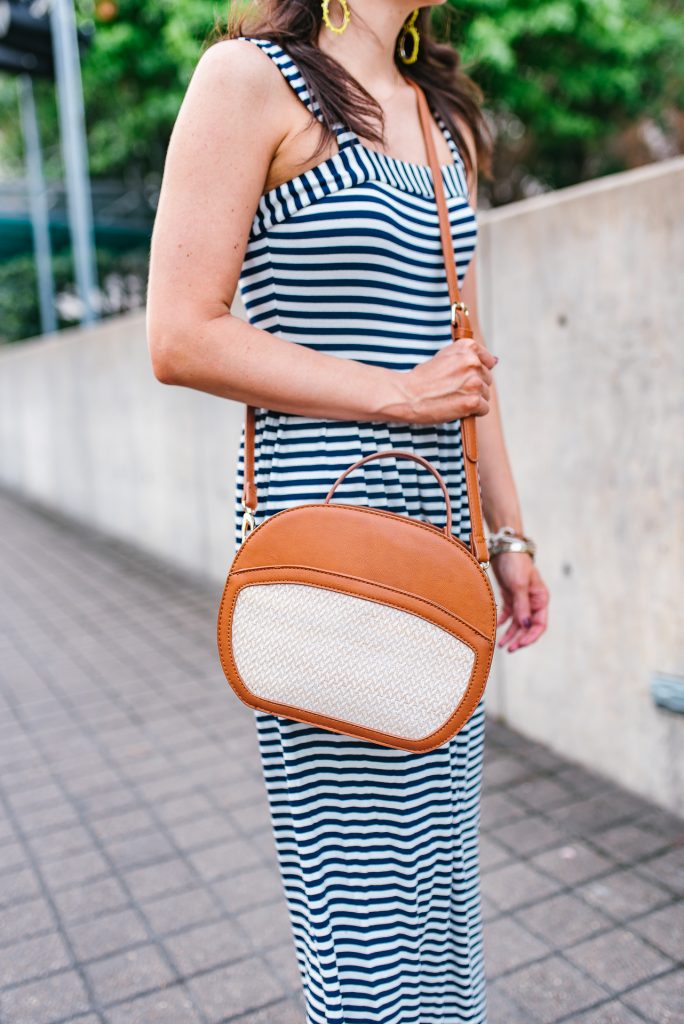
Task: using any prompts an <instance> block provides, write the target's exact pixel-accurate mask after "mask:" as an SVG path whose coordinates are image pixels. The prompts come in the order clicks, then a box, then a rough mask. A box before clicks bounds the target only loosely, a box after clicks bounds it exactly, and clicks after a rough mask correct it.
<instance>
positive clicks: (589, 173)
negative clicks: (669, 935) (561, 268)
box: [0, 0, 684, 341]
mask: <svg viewBox="0 0 684 1024" xmlns="http://www.w3.org/2000/svg"><path fill="white" fill-rule="evenodd" d="M77 9H78V15H79V18H80V20H81V22H82V23H84V24H85V23H87V22H91V23H93V24H94V26H95V31H94V35H93V38H92V43H91V45H90V46H89V47H88V49H87V50H86V52H85V54H84V56H83V86H84V94H85V104H86V122H87V133H88V149H89V160H90V171H91V175H92V184H93V203H94V210H95V225H96V232H95V233H96V253H97V262H98V274H99V280H100V287H101V289H102V293H103V297H102V312H103V314H105V315H106V314H107V313H117V312H120V311H122V310H124V309H128V308H135V307H136V306H139V305H141V304H142V303H143V301H144V285H145V277H146V263H147V251H148V245H149V235H150V231H151V226H152V221H153V218H154V210H155V206H156V201H157V196H158V192H159V185H160V180H161V174H162V170H163V164H164V155H165V152H166V147H167V143H168V139H169V134H170V131H171V128H172V125H173V122H174V119H175V117H176V114H177V111H178V107H179V105H180V102H181V100H182V97H183V93H184V91H185V89H186V87H187V83H188V80H189V78H190V76H191V74H192V70H193V68H194V66H195V63H196V61H197V58H198V56H199V53H200V52H201V49H202V46H203V44H204V43H205V42H206V41H207V39H208V38H209V37H210V36H211V33H212V29H213V27H214V26H215V24H216V22H217V21H218V22H220V21H222V20H223V18H224V16H225V12H226V5H217V4H214V3H210V2H207V0H78V2H77ZM433 17H434V20H435V27H436V31H437V33H438V35H441V36H442V37H443V38H449V39H450V40H451V42H452V43H453V45H454V46H455V47H456V48H457V49H458V50H459V52H460V53H461V56H462V60H463V63H464V65H465V67H466V68H467V70H468V71H469V73H470V74H471V75H472V76H473V77H474V78H475V80H476V81H477V82H478V84H479V85H480V86H481V88H482V89H483V91H484V94H485V104H486V109H487V114H488V117H489V119H490V123H491V125H492V128H493V130H494V135H495V139H496V147H495V155H494V175H493V179H492V180H491V181H483V182H482V185H481V189H480V191H481V200H480V201H481V203H482V204H483V205H488V206H495V205H501V204H503V203H507V202H511V201H513V200H516V199H520V198H524V197H526V196H529V195H533V194H535V193H538V192H543V191H547V190H549V189H554V188H559V187H563V186H566V185H571V184H574V183H575V182H579V181H582V180H586V179H588V178H594V177H597V176H600V175H603V174H609V173H612V172H615V171H619V170H623V169H626V168H629V167H634V166H638V165H641V164H644V163H648V162H651V161H653V160H658V159H663V158H666V157H668V156H674V155H676V154H678V153H681V152H684V7H683V6H682V4H681V0H447V2H446V3H445V4H444V5H441V6H439V7H436V8H435V9H434V12H433ZM36 101H37V104H38V112H39V121H40V130H41V137H42V143H43V148H44V157H45V173H46V177H47V179H48V187H49V201H50V207H51V237H52V242H53V248H54V272H55V279H56V283H57V286H58V293H59V317H60V324H61V325H67V324H70V323H73V322H75V320H76V319H77V314H76V313H75V312H74V306H73V303H71V302H70V299H71V297H72V296H73V293H74V286H73V283H72V277H73V274H72V269H71V262H70V255H69V238H68V231H67V227H66V225H67V219H66V212H65V209H64V196H63V190H62V187H61V181H62V164H61V157H60V152H59V131H58V119H57V107H56V101H55V95H54V87H53V84H52V83H51V82H47V81H46V82H41V81H37V82H36ZM229 116H230V109H229V107H228V106H227V105H226V104H224V103H222V102H221V99H220V98H219V97H217V102H216V117H217V119H218V118H221V117H229ZM22 196H23V152H22V140H21V132H20V125H19V116H18V105H17V97H16V82H15V80H14V79H13V78H12V77H11V76H9V75H6V74H2V73H0V340H2V341H14V340H18V339H20V338H25V337H28V336H30V335H32V334H37V333H38V332H39V330H40V326H39V317H38V308H37V301H36V281H35V268H34V263H33V258H32V243H31V232H30V224H29V222H28V219H27V217H26V216H25V215H22V206H23V198H22Z"/></svg>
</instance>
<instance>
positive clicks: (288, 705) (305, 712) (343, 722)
mask: <svg viewBox="0 0 684 1024" xmlns="http://www.w3.org/2000/svg"><path fill="white" fill-rule="evenodd" d="M277 583H279V581H275V580H272V581H267V582H266V583H262V584H257V583H254V584H249V583H248V584H245V586H244V587H241V588H240V590H238V591H237V592H236V594H234V597H233V598H232V601H231V602H230V623H232V622H233V618H234V608H236V604H237V603H238V598H239V597H240V595H241V594H242V593H243V591H244V590H246V589H247V588H248V587H269V586H277ZM292 586H295V587H296V586H301V587H313V588H316V589H318V590H327V591H331V592H332V593H333V594H339V593H340V592H339V591H338V590H335V588H334V587H325V586H320V585H319V584H308V583H305V584H297V583H293V584H292ZM347 596H350V597H359V598H360V600H361V601H371V603H374V604H382V605H383V607H387V608H394V607H396V605H393V604H388V603H387V602H385V601H374V599H373V598H371V597H364V596H362V595H359V594H352V595H347ZM399 610H400V611H405V610H407V609H405V608H400V609H399ZM408 614H410V615H415V616H416V618H420V620H421V621H422V622H426V623H429V624H430V625H431V626H435V627H436V628H437V629H443V627H440V626H437V624H436V623H433V622H432V620H431V618H425V617H424V616H423V615H421V614H420V613H419V612H415V611H409V612H408ZM444 633H446V634H447V635H448V636H451V637H452V638H453V639H456V640H458V641H459V642H460V643H462V644H464V645H465V646H466V647H467V648H468V650H471V651H472V653H473V665H472V668H471V670H470V676H469V682H468V683H466V688H465V690H464V692H463V695H462V697H461V699H460V700H459V702H458V705H457V706H456V708H455V710H454V712H453V713H452V715H450V717H448V718H447V720H446V722H442V723H441V725H439V726H437V728H436V729H433V730H432V732H429V733H428V734H427V735H425V736H421V738H420V741H421V742H424V741H425V740H426V739H429V738H430V736H434V735H436V733H438V732H439V731H440V730H441V729H444V728H445V727H446V726H447V724H448V723H450V722H451V721H452V720H453V718H454V717H455V715H456V714H457V712H458V710H459V708H460V707H461V705H462V703H463V701H464V700H465V699H466V697H467V696H468V688H469V685H470V679H472V678H473V676H474V675H475V670H476V669H477V660H478V655H477V650H476V649H475V648H474V647H471V645H470V644H469V643H468V641H467V640H463V639H462V638H461V637H454V635H453V634H452V633H448V631H447V630H444ZM229 656H230V662H231V664H232V668H233V670H234V672H236V675H237V676H238V678H239V679H240V680H241V682H242V684H243V686H244V687H245V689H246V690H247V691H248V693H251V694H252V696H253V697H254V698H255V699H256V700H268V697H260V696H259V695H258V694H257V693H254V692H253V691H252V690H251V689H250V688H249V686H248V685H247V683H246V682H245V680H244V679H243V676H242V674H241V672H240V670H239V669H238V664H237V662H236V659H234V657H233V656H232V645H230V655H229ZM407 702H410V703H411V707H412V708H419V707H421V706H420V705H416V703H413V702H412V701H407ZM269 703H276V705H277V706H279V707H280V708H287V709H288V710H292V711H298V712H299V713H300V714H301V715H315V716H316V717H317V718H327V719H329V720H330V721H331V722H339V723H340V725H352V726H356V727H357V728H359V729H365V730H366V732H380V733H382V729H373V728H371V727H369V726H365V725H361V724H360V723H356V722H348V721H347V720H346V719H341V718H333V716H332V715H318V713H317V712H314V711H309V710H307V709H306V708H300V707H299V706H298V705H291V703H285V702H284V701H281V700H269ZM473 711H474V709H473ZM471 714H472V712H471ZM468 718H470V715H469V716H468ZM466 721H467V719H466ZM385 735H392V736H396V737H397V738H398V739H407V740H409V742H411V741H412V739H413V737H412V736H404V735H402V734H400V733H385ZM414 741H415V740H414Z"/></svg>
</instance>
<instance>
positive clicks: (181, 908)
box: [0, 495, 684, 1024]
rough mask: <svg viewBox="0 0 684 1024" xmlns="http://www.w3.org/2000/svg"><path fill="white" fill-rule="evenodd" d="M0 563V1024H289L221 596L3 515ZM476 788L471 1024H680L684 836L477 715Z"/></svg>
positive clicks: (149, 564) (279, 919)
mask: <svg viewBox="0 0 684 1024" xmlns="http://www.w3.org/2000/svg"><path fill="white" fill-rule="evenodd" d="M0 564H1V565H2V576H1V579H0V712H1V713H0V800H1V804H0V1021H2V1022H3V1024H67V1022H69V1024H70V1022H74V1024H76V1022H78V1024H96V1022H97V1024H157V1022H160V1024H161V1022H163V1024H219V1022H225V1021H235V1022H242V1024H302V1022H303V1019H304V1018H303V1012H302V1006H301V999H300V993H299V980H298V975H297V969H296V964H295V960H294V954H293V950H292V944H291V938H290V932H289V923H288V920H287V916H286V913H285V907H284V903H283V896H282V890H281V887H280V881H279V878H278V875H277V869H276V863H275V856H274V850H273V842H272V835H271V832H270V825H269V818H268V813H267V807H266V799H265V791H264V786H263V781H262V777H261V772H260V766H259V759H258V752H257V745H256V736H255V730H254V724H253V720H252V714H251V712H250V711H248V710H247V709H246V708H244V707H243V706H242V705H241V704H240V703H239V702H238V701H237V699H236V698H234V697H233V695H232V694H231V693H230V692H229V690H228V688H227V686H226V684H225V683H224V681H223V676H222V674H221V671H220V668H219V666H218V661H217V655H216V651H215V645H214V624H215V613H216V609H217V606H218V599H219V589H218V588H217V587H216V586H211V585H207V584H206V583H203V582H202V581H200V580H192V579H189V578H188V577H184V576H180V575H179V574H177V573H176V572H174V571H173V570H171V569H169V568H168V567H166V566H164V565H161V564H159V563H157V562H155V561H154V560H153V559H151V558H149V557H148V556H146V555H141V554H139V553H137V552H135V551H133V550H131V549H129V548H127V547H125V546H123V545H120V544H118V543H116V542H113V541H111V540H109V539H107V538H103V537H101V536H99V535H97V534H95V533H92V532H91V531H89V530H87V529H83V528H80V527H78V526H75V525H73V524H69V523H65V522H63V521H61V520H59V519H57V518H55V517H53V516H49V515H46V514H45V513H42V512H40V511H38V510H36V509H33V508H29V507H27V506H25V505H22V504H19V503H18V502H16V501H15V500H14V499H13V498H11V497H10V496H8V495H0ZM226 568H227V566H226ZM484 789H485V791H484V795H483V827H482V872H483V908H484V915H485V920H486V934H485V940H486V957H487V966H488V973H489V1024H561V1022H566V1021H573V1022H575V1024H636V1022H645V1021H646V1022H651V1024H676V1022H679V1024H681V1022H682V1021H684V971H682V969H681V964H679V965H678V963H677V958H678V957H681V955H682V951H683V949H684V912H683V909H682V904H681V902H680V901H681V899H682V889H683V878H684V827H683V826H682V823H681V822H678V821H677V820H676V819H673V818H672V817H671V816H669V815H666V814H664V813H663V812H661V811H658V810H657V809H656V808H653V807H652V806H650V805H649V804H647V803H645V802H644V801H643V800H640V799H638V798H637V797H634V796H632V795H630V794H628V793H625V792H623V791H621V790H619V789H618V788H616V787H615V786H613V785H611V784H610V783H609V782H608V781H606V780H605V779H601V778H598V777H596V776H594V775H592V774H591V773H590V772H587V771H585V770H584V769H582V768H580V767H579V766H576V765H571V764H568V763H567V762H566V761H563V760H561V759H559V758H557V757H556V756H555V755H554V754H553V753H551V752H550V751H549V750H547V749H546V748H544V747H542V746H540V745H538V744H534V743H530V742H529V741H527V740H525V739H523V738H522V737H520V736H518V735H516V734H515V733H513V732H511V731H510V730H508V729H506V728H504V727H503V726H501V725H500V724H497V723H496V722H494V721H491V720H490V721H489V722H488V727H487V754H486V769H485V782H484ZM364 1024H372V1022H370V1021H369V1022H364Z"/></svg>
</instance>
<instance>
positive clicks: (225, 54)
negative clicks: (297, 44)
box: [193, 36, 282, 101]
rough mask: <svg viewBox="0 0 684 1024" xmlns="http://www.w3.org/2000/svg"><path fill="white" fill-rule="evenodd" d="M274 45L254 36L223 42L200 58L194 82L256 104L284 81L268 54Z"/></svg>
mask: <svg viewBox="0 0 684 1024" xmlns="http://www.w3.org/2000/svg"><path fill="white" fill-rule="evenodd" d="M255 44H256V45H255ZM273 45H274V44H272V43H271V42H270V41H269V40H267V39H263V40H261V39H260V40H258V41H257V40H256V39H254V38H252V37H251V36H236V37H235V38H233V39H219V40H217V41H216V42H215V43H212V44H211V45H210V46H208V47H207V49H206V50H205V51H204V52H203V53H202V55H201V56H200V58H199V60H198V62H197V64H196V66H195V70H194V72H193V79H197V80H198V81H199V82H201V83H202V84H204V85H206V86H208V87H209V88H210V89H211V88H215V89H222V88H225V87H228V88H230V90H231V92H235V91H238V92H239V93H240V94H242V95H245V96H250V97H251V98H252V101H254V100H258V99H260V98H264V97H265V96H266V95H268V94H269V93H271V92H272V90H273V88H274V86H276V85H277V83H278V80H279V79H281V78H282V76H281V75H280V74H279V72H278V69H277V68H276V67H275V66H274V63H273V61H272V60H271V59H269V56H268V54H267V53H266V52H265V50H266V49H272V47H273Z"/></svg>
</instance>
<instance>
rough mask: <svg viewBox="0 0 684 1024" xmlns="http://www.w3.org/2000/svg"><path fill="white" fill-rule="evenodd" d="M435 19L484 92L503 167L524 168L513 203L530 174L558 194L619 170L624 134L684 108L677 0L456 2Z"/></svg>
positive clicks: (683, 15)
mask: <svg viewBox="0 0 684 1024" xmlns="http://www.w3.org/2000/svg"><path fill="white" fill-rule="evenodd" d="M436 16H437V19H438V20H440V21H441V23H442V28H443V30H444V31H445V32H446V33H448V35H449V36H450V38H451V40H452V41H453V43H454V45H455V46H456V48H457V49H459V51H460V53H461V55H462V58H463V61H464V64H465V66H466V67H467V69H468V70H469V71H470V73H471V74H472V75H473V77H474V78H475V79H476V81H477V82H478V84H479V85H480V86H481V87H482V89H483V90H484V93H485V99H486V105H487V108H488V110H489V111H490V113H491V115H492V118H493V120H494V123H495V126H496V129H497V139H498V144H499V151H500V152H501V151H503V153H504V158H503V163H504V167H503V168H501V167H499V168H498V170H499V171H502V170H503V171H504V177H505V171H506V167H505V165H506V163H508V164H512V163H514V164H515V166H514V167H513V168H510V167H509V168H508V173H509V174H510V175H512V180H509V181H508V182H503V184H504V185H506V184H507V185H508V191H509V192H510V193H511V197H514V196H515V194H516V192H517V189H516V187H515V185H516V180H515V179H516V178H517V180H518V182H519V181H520V180H522V178H523V177H524V176H526V175H527V176H530V177H534V179H536V180H537V181H538V182H540V183H541V184H542V185H543V186H545V187H559V186H562V185H568V184H572V183H573V182H576V181H578V180H581V179H582V178H584V177H588V176H594V175H597V174H600V173H604V172H605V171H608V170H614V169H616V167H615V166H614V162H615V155H614V153H613V149H612V146H611V144H612V142H613V140H614V139H615V137H616V136H617V135H618V133H619V132H621V131H622V130H624V129H625V128H626V127H627V126H629V125H630V124H633V123H635V122H636V121H638V120H639V119H642V118H646V117H648V118H651V119H653V120H654V121H655V122H656V123H660V124H662V125H665V121H666V118H667V116H668V113H672V112H673V111H674V110H675V109H677V108H680V109H681V107H682V105H684V12H682V10H681V6H680V5H679V3H678V2H677V0H545V2H539V0H456V2H455V3H453V4H449V7H448V8H446V9H445V8H440V9H438V10H437V15H436ZM506 156H507V157H508V159H506ZM500 163H501V161H500Z"/></svg>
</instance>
